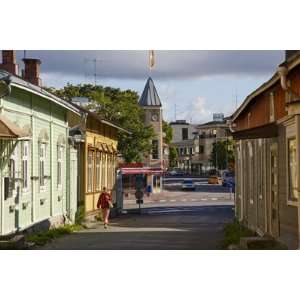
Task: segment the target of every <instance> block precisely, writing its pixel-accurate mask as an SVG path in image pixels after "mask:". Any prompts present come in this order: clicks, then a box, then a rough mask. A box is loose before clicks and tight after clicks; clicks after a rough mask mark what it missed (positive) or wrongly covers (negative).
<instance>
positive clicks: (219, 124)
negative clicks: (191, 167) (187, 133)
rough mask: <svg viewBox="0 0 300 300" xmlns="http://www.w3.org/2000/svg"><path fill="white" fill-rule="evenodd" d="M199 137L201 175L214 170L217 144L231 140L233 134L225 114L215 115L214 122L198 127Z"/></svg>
mask: <svg viewBox="0 0 300 300" xmlns="http://www.w3.org/2000/svg"><path fill="white" fill-rule="evenodd" d="M197 136H198V139H199V152H198V160H199V164H200V170H201V173H205V172H208V171H210V170H211V169H213V164H212V162H211V153H212V150H213V146H214V144H215V143H216V142H220V141H226V140H227V139H230V138H231V137H230V136H231V134H230V130H229V125H228V124H227V119H226V118H224V115H223V114H214V115H213V121H211V122H207V123H204V124H200V125H198V126H197Z"/></svg>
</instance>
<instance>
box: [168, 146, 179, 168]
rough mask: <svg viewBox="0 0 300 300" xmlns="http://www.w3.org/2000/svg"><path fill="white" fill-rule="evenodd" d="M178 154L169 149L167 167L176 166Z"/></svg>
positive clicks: (174, 149) (174, 150)
mask: <svg viewBox="0 0 300 300" xmlns="http://www.w3.org/2000/svg"><path fill="white" fill-rule="evenodd" d="M177 160H178V153H177V150H176V148H175V147H172V146H170V147H169V166H170V168H175V167H176V166H177Z"/></svg>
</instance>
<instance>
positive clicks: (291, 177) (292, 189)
mask: <svg viewBox="0 0 300 300" xmlns="http://www.w3.org/2000/svg"><path fill="white" fill-rule="evenodd" d="M296 155H297V154H296V138H291V139H289V140H288V164H289V165H288V171H289V174H288V181H289V184H288V186H289V200H292V201H295V200H297V196H298V195H297V190H298V186H297V182H298V172H297V158H296Z"/></svg>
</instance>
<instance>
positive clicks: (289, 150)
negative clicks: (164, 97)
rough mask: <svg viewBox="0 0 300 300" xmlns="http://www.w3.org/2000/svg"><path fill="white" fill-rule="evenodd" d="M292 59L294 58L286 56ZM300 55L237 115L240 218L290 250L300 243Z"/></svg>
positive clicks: (234, 121) (280, 69)
mask: <svg viewBox="0 0 300 300" xmlns="http://www.w3.org/2000/svg"><path fill="white" fill-rule="evenodd" d="M287 54H290V53H287ZM299 99H300V53H299V51H298V52H295V53H292V54H291V55H287V56H286V60H285V62H284V63H283V64H281V65H280V66H279V67H278V70H277V72H276V73H275V74H274V75H273V77H272V78H271V79H270V80H268V81H267V82H266V83H264V84H263V85H262V86H260V87H259V88H258V89H257V90H255V91H254V92H253V93H251V94H250V95H249V96H248V97H247V98H246V99H245V100H244V102H243V103H242V105H241V106H240V107H239V108H238V110H237V111H236V112H235V113H234V114H233V116H232V121H231V123H232V124H231V129H232V131H233V137H234V139H235V141H236V153H235V155H236V203H235V205H236V217H237V218H238V220H239V221H240V222H241V223H243V224H244V225H246V226H247V227H249V228H250V229H252V230H254V231H256V232H257V233H258V234H259V235H262V236H263V235H269V236H271V237H273V238H275V239H277V240H279V241H281V242H282V243H284V244H285V245H287V246H288V247H289V248H290V249H296V248H299V241H300V238H299V236H300V228H299V226H300V222H299V221H300V219H299V216H300V205H299V204H300V199H299V198H300V195H299V186H300V176H299V175H300V174H299V172H300V165H299V161H300V147H299V145H300V105H299Z"/></svg>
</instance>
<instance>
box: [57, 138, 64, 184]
mask: <svg viewBox="0 0 300 300" xmlns="http://www.w3.org/2000/svg"><path fill="white" fill-rule="evenodd" d="M56 151H57V179H56V180H57V188H58V189H59V190H62V187H63V157H64V146H63V145H61V144H58V145H57V148H56ZM58 163H60V183H59V182H58Z"/></svg>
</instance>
